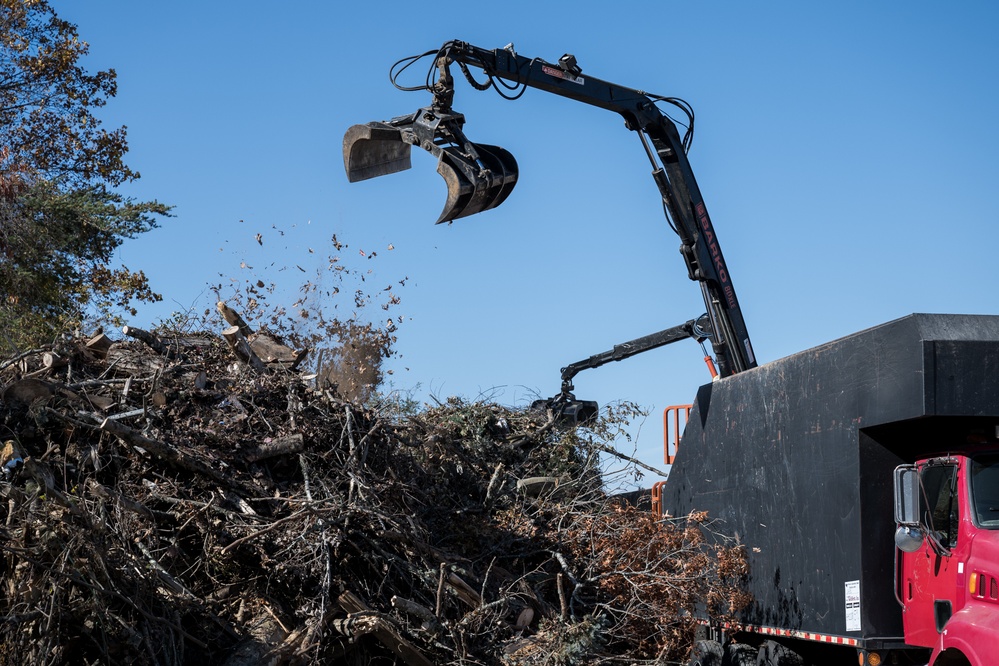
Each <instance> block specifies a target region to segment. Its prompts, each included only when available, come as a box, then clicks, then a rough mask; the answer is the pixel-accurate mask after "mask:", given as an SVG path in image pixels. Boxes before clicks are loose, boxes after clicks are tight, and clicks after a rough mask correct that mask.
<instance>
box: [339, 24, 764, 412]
mask: <svg viewBox="0 0 999 666" xmlns="http://www.w3.org/2000/svg"><path fill="white" fill-rule="evenodd" d="M428 56H432V57H433V65H432V67H431V71H430V73H429V74H428V77H427V83H426V85H424V86H421V87H419V88H402V86H399V84H398V83H397V78H398V75H399V74H400V73H401V72H402V71H404V70H405V69H406V68H408V67H409V66H411V65H412V64H413V63H415V62H416V61H417V60H419V59H421V58H423V57H428ZM455 64H456V65H457V66H458V67H459V68H460V70H461V72H462V73H463V74H464V76H465V78H466V79H467V80H468V82H469V83H470V84H471V85H472V86H473V87H474V88H476V89H478V90H487V89H488V88H490V87H492V88H494V89H495V90H496V91H497V92H499V93H500V94H501V95H503V96H504V97H506V98H508V99H516V98H517V97H519V96H520V95H521V94H523V91H524V90H526V88H536V89H539V90H543V91H545V92H550V93H554V94H556V95H560V96H562V97H567V98H569V99H571V100H575V101H577V102H582V103H584V104H590V105H592V106H597V107H600V108H603V109H607V110H608V111H613V112H615V113H617V114H619V115H620V116H622V117H623V118H624V124H625V127H626V128H627V129H629V130H631V131H633V132H635V133H636V134H637V135H638V137H639V139H640V141H641V144H642V147H643V149H644V151H645V153H646V155H647V156H648V159H649V161H650V162H651V164H652V177H653V179H654V180H655V183H656V185H657V187H658V188H659V192H660V195H661V197H662V201H663V207H664V212H665V214H666V217H667V221H668V222H669V223H670V226H671V228H672V229H673V230H674V231H675V232H676V234H677V235H678V236H679V238H680V254H681V256H682V257H683V260H684V262H685V263H686V265H687V272H688V276H689V277H690V279H691V280H694V281H696V282H697V283H698V284H699V285H700V288H701V293H702V296H703V299H704V304H705V308H706V313H705V314H704V315H702V316H701V317H699V318H697V319H692V320H689V321H687V322H685V323H684V324H680V325H679V326H674V327H671V328H668V329H665V330H663V331H659V332H658V333H653V334H651V335H647V336H644V337H641V338H637V339H635V340H632V341H631V342H627V343H623V344H621V345H617V346H615V347H614V349H612V350H610V351H607V352H604V353H602V354H597V355H594V356H591V357H589V358H588V359H584V360H582V361H579V362H577V363H573V364H570V365H569V366H566V367H565V368H563V369H562V391H561V393H560V395H559V396H557V397H555V398H553V399H551V400H549V401H542V402H545V403H546V404H548V405H549V406H555V407H558V408H559V409H560V410H561V411H562V412H563V413H564V414H568V415H569V416H570V417H572V418H574V419H576V420H585V419H586V418H588V417H590V416H592V415H593V414H594V413H595V412H596V405H595V403H591V402H588V401H576V400H575V397H574V396H573V395H572V389H573V387H572V378H573V377H574V376H575V374H576V373H578V372H579V371H580V370H583V369H587V368H595V367H598V366H600V365H603V364H604V363H608V362H611V361H619V360H623V359H624V358H628V357H630V356H634V355H635V354H638V353H641V352H644V351H648V350H650V349H655V348H657V347H661V346H663V345H666V344H670V343H672V342H676V341H679V340H683V339H687V338H693V339H695V340H697V341H698V342H700V343H702V344H703V342H704V341H705V340H710V341H711V347H712V351H713V353H714V358H715V359H716V361H717V374H718V376H721V377H727V376H729V375H733V374H736V373H739V372H742V371H744V370H748V369H750V368H753V367H756V358H755V355H754V353H753V346H752V343H751V341H750V338H749V332H748V331H747V329H746V323H745V321H744V319H743V315H742V309H741V308H740V306H739V300H738V298H737V296H736V292H735V287H734V285H733V283H732V276H731V274H730V273H729V270H728V267H727V265H726V263H725V258H724V255H723V254H722V251H721V246H720V245H719V243H718V237H717V234H716V233H715V229H714V225H713V224H712V222H711V218H710V216H709V215H708V211H707V207H706V206H705V203H704V198H703V197H702V196H701V192H700V189H699V188H698V186H697V181H696V180H695V178H694V174H693V171H692V170H691V167H690V162H689V161H688V160H687V150H688V149H689V147H690V140H691V136H692V129H693V111H692V110H691V108H690V106H689V105H688V104H687V103H686V102H684V101H683V100H680V99H678V98H673V97H663V96H658V95H650V94H648V93H645V92H642V91H640V90H634V89H631V88H626V87H622V86H619V85H616V84H614V83H608V82H606V81H602V80H600V79H597V78H595V77H591V76H588V75H586V76H584V75H583V72H582V69H581V68H580V66H579V64H578V63H577V61H576V58H575V57H574V56H573V55H571V54H565V55H563V56H562V57H561V58H559V60H558V62H557V63H549V62H546V61H544V60H542V59H540V58H527V57H524V56H521V55H519V54H517V53H516V52H515V51H514V49H513V45H512V44H511V45H509V46H507V47H505V48H503V49H483V48H480V47H477V46H473V45H471V44H468V43H466V42H461V41H449V42H447V43H445V44H444V45H443V46H441V48H440V49H438V50H437V51H428V52H426V53H424V54H421V55H419V56H413V57H411V58H407V59H404V60H401V61H399V62H397V63H396V64H395V65H394V66H393V68H392V71H391V75H390V76H391V79H392V81H393V83H395V85H396V86H397V87H400V88H402V89H404V90H427V91H429V92H431V93H432V94H433V101H432V103H431V105H430V106H427V107H423V108H420V109H418V110H417V111H416V112H415V113H412V114H410V115H406V116H399V117H397V118H393V119H392V120H389V121H384V122H370V123H367V124H363V125H354V126H352V127H350V128H349V129H348V130H347V132H346V134H345V135H344V140H343V157H344V167H345V169H346V171H347V176H348V180H349V181H350V182H356V181H360V180H366V179H369V178H374V177H377V176H382V175H387V174H391V173H396V172H398V171H402V170H405V169H408V168H410V166H411V155H410V151H411V147H412V146H418V147H420V148H423V149H424V150H427V151H428V152H430V153H431V154H432V155H434V156H435V157H436V158H437V160H438V162H437V171H438V173H440V174H441V176H442V177H443V178H444V180H445V182H446V183H447V187H448V198H447V202H446V203H445V206H444V210H443V212H442V213H441V215H440V217H439V218H438V220H437V223H438V224H439V223H442V222H452V221H453V220H456V219H459V218H462V217H466V216H468V215H473V214H475V213H478V212H481V211H484V210H489V209H491V208H495V207H496V206H498V205H500V204H501V203H502V202H503V201H504V200H505V199H506V198H507V197H508V196H509V194H510V192H511V191H512V190H513V187H514V185H516V182H517V178H518V171H517V163H516V160H515V159H514V158H513V156H512V155H511V154H510V153H509V152H507V151H506V150H505V149H503V148H500V147H499V146H493V145H489V144H478V143H472V142H471V141H469V140H468V138H467V137H466V136H465V134H464V132H463V129H462V128H463V126H464V123H465V118H464V116H463V115H462V114H460V113H457V112H455V111H454V110H453V108H452V102H453V99H454V90H455V89H454V78H453V77H452V75H451V66H452V65H455ZM472 67H474V68H477V69H479V70H481V71H482V72H483V73H484V74H485V75H486V77H487V80H486V82H479V81H477V80H476V79H475V77H474V76H473V75H472V72H471V70H470V68H472ZM435 75H436V80H433V79H434V78H435ZM431 81H433V82H432V83H431ZM657 103H668V104H672V105H674V106H676V107H678V108H679V109H681V110H682V111H683V112H684V113H686V114H687V117H688V120H689V123H688V125H687V132H686V133H685V135H684V136H683V137H681V135H680V132H679V131H678V129H677V126H676V124H675V123H674V122H673V120H672V119H670V117H669V116H668V115H666V114H665V113H664V112H663V111H661V110H660V108H659V106H658V105H657ZM705 359H706V361H708V364H709V369H711V370H712V373H713V374H714V372H715V371H714V368H713V366H712V364H711V359H710V356H708V355H707V354H706V355H705Z"/></svg>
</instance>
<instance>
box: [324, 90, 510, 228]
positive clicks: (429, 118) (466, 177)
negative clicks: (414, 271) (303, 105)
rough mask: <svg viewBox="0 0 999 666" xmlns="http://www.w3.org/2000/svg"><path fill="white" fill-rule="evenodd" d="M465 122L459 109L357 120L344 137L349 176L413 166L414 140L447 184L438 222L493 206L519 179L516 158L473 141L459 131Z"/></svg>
mask: <svg viewBox="0 0 999 666" xmlns="http://www.w3.org/2000/svg"><path fill="white" fill-rule="evenodd" d="M463 123H464V118H463V117H462V116H461V114H456V113H442V112H440V111H435V110H433V109H420V110H419V111H417V112H416V113H414V114H412V115H410V116H401V117H399V118H394V119H393V120H391V121H389V122H372V123H367V124H364V125H354V126H352V127H350V128H349V129H348V130H347V132H346V133H345V134H344V137H343V165H344V169H346V171H347V180H348V181H350V182H351V183H355V182H357V181H361V180H367V179H369V178H376V177H378V176H385V175H388V174H391V173H398V172H399V171H405V170H406V169H409V168H410V167H411V166H412V158H411V147H412V146H414V145H415V146H420V147H421V148H423V149H425V150H427V151H428V152H430V153H431V154H432V155H433V156H434V157H436V158H437V173H439V174H440V175H441V177H442V178H444V182H445V183H446V184H447V201H446V202H445V203H444V210H443V211H441V214H440V217H438V218H437V223H438V224H440V223H441V222H450V221H452V220H456V219H458V218H461V217H467V216H469V215H474V214H475V213H480V212H482V211H484V210H489V209H490V208H495V207H496V206H498V205H500V204H501V203H503V201H505V200H506V198H507V197H508V196H509V195H510V192H511V191H513V187H514V185H516V184H517V160H515V159H514V158H513V155H511V154H510V153H509V152H508V151H506V150H504V149H503V148H500V147H499V146H491V145H488V144H476V143H472V142H471V141H469V140H468V139H467V138H465V135H464V134H463V133H462V131H461V126H462V124H463Z"/></svg>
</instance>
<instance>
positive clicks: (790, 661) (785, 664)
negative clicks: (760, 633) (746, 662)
mask: <svg viewBox="0 0 999 666" xmlns="http://www.w3.org/2000/svg"><path fill="white" fill-rule="evenodd" d="M804 664H805V661H804V660H803V659H802V658H801V657H800V656H798V653H797V652H795V651H794V650H792V649H790V648H788V647H785V646H783V645H781V644H780V643H775V642H774V641H767V642H765V643H764V644H763V645H761V646H760V651H759V653H758V654H757V656H756V666H804Z"/></svg>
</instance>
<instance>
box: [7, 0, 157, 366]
mask: <svg viewBox="0 0 999 666" xmlns="http://www.w3.org/2000/svg"><path fill="white" fill-rule="evenodd" d="M88 48H89V47H88V45H87V43H86V42H84V41H81V40H80V38H79V36H78V34H77V30H76V26H74V25H73V24H71V23H69V22H67V21H64V20H62V19H60V18H59V17H58V16H56V14H55V11H54V10H53V9H52V8H51V7H50V6H49V3H48V2H47V1H46V0H0V257H2V259H3V262H2V266H0V293H2V294H3V301H2V302H0V326H2V330H3V332H4V335H2V336H0V349H3V348H6V349H12V348H18V347H23V346H27V345H31V344H36V343H38V342H40V341H44V340H45V339H47V338H50V337H52V335H53V334H55V333H57V332H58V331H60V330H62V329H64V327H65V326H67V325H72V324H78V323H79V322H80V321H81V320H82V319H83V318H84V316H85V315H87V314H90V315H95V316H96V317H97V318H103V319H108V318H110V317H112V316H113V314H114V313H115V312H120V311H121V310H122V309H128V308H129V305H130V303H131V302H132V301H133V300H135V299H138V300H146V301H149V300H157V299H158V298H159V297H158V295H156V294H155V293H153V292H152V290H151V289H150V286H149V283H148V280H147V278H146V276H145V274H144V273H143V272H142V271H141V270H139V271H133V270H130V269H128V268H126V267H119V268H112V267H111V266H110V263H111V259H112V256H113V254H114V251H115V250H116V249H117V248H118V247H119V246H120V245H121V243H122V242H123V241H124V240H125V239H128V238H133V237H135V236H136V235H138V234H140V233H143V232H146V231H149V230H151V229H153V228H155V227H156V226H157V222H156V219H155V217H154V216H155V215H166V214H167V213H168V211H169V208H168V207H167V206H164V205H163V204H160V203H158V202H155V201H153V202H135V201H132V200H130V199H126V198H124V197H122V196H121V195H119V194H117V193H116V192H114V191H113V189H112V188H114V187H116V186H118V185H121V184H122V183H125V182H128V181H132V180H135V179H136V178H138V177H139V174H138V173H137V172H135V171H132V170H131V169H130V168H129V167H128V166H126V165H125V163H124V161H123V157H124V155H125V153H126V152H127V150H128V144H127V141H126V128H125V127H124V126H123V127H120V128H117V129H113V130H110V131H109V130H107V129H104V128H103V127H102V126H101V121H100V120H99V119H98V118H97V117H96V116H95V115H94V112H95V111H96V110H97V109H99V108H100V107H103V106H104V105H105V104H106V103H107V100H108V99H109V98H111V97H114V95H115V94H116V92H117V84H116V76H115V72H114V70H113V69H108V70H105V71H98V72H96V73H90V72H88V71H87V70H86V69H85V68H84V67H83V66H82V64H81V59H82V58H83V57H84V56H86V54H87V52H88Z"/></svg>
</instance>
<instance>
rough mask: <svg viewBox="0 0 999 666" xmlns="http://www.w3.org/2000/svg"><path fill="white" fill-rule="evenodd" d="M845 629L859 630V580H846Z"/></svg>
mask: <svg viewBox="0 0 999 666" xmlns="http://www.w3.org/2000/svg"><path fill="white" fill-rule="evenodd" d="M846 630H847V631H860V581H859V580H849V581H847V582H846Z"/></svg>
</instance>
